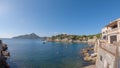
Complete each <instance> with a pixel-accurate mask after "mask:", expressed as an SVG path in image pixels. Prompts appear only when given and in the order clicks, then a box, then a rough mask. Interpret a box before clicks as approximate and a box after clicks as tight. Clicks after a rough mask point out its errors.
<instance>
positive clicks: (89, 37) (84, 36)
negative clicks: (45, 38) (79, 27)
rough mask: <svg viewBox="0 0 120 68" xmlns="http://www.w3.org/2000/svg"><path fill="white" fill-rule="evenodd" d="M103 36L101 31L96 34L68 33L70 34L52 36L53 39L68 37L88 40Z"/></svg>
mask: <svg viewBox="0 0 120 68" xmlns="http://www.w3.org/2000/svg"><path fill="white" fill-rule="evenodd" d="M100 37H101V33H99V34H94V35H68V34H59V35H56V36H52V37H50V39H51V40H56V39H58V40H63V39H67V40H79V41H87V40H89V39H95V38H97V39H99V38H100Z"/></svg>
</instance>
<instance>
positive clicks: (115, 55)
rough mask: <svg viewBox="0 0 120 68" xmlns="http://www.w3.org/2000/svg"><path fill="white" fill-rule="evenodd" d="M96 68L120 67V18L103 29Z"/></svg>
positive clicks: (99, 41)
mask: <svg viewBox="0 0 120 68" xmlns="http://www.w3.org/2000/svg"><path fill="white" fill-rule="evenodd" d="M97 53H98V57H97V60H96V68H120V18H119V19H116V20H114V21H112V22H111V23H109V24H108V25H106V26H105V27H104V28H103V29H102V38H101V39H100V40H98V48H97Z"/></svg>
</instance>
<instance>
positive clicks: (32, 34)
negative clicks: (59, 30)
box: [12, 33, 41, 39]
mask: <svg viewBox="0 0 120 68" xmlns="http://www.w3.org/2000/svg"><path fill="white" fill-rule="evenodd" d="M12 38H13V39H41V37H39V36H38V35H37V34H35V33H31V34H25V35H20V36H16V37H12Z"/></svg>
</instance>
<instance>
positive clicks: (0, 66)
mask: <svg viewBox="0 0 120 68" xmlns="http://www.w3.org/2000/svg"><path fill="white" fill-rule="evenodd" d="M7 49H8V47H7V44H4V43H2V40H0V68H10V66H9V65H8V64H7V62H6V60H7V58H8V57H9V56H10V53H9V52H8V51H7Z"/></svg>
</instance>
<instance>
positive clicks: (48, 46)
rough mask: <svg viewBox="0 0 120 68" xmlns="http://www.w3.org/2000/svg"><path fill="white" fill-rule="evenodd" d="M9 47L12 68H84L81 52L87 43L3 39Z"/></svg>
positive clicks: (85, 63)
mask: <svg viewBox="0 0 120 68" xmlns="http://www.w3.org/2000/svg"><path fill="white" fill-rule="evenodd" d="M2 40H3V42H4V43H6V44H7V45H8V51H9V52H10V57H9V58H8V59H7V62H8V64H9V65H10V68H82V67H83V66H85V65H87V64H89V63H88V62H85V61H83V56H82V54H81V52H80V51H81V50H82V49H83V48H86V47H88V44H87V43H61V42H46V43H45V44H44V43H43V42H42V41H41V40H40V39H2Z"/></svg>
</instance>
